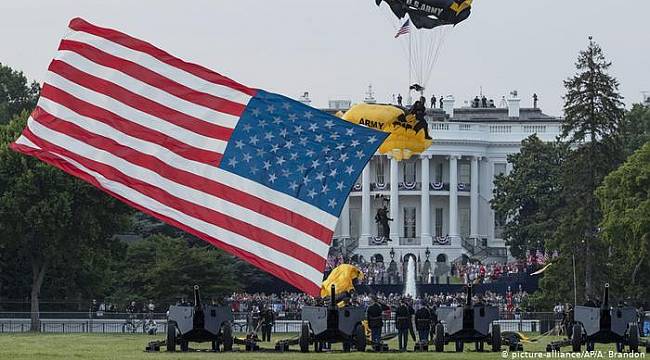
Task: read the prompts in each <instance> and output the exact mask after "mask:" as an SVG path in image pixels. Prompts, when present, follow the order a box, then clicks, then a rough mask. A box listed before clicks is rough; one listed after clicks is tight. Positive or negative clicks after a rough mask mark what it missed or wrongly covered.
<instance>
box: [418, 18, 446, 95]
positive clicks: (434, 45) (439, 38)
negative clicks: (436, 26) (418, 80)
mask: <svg viewBox="0 0 650 360" xmlns="http://www.w3.org/2000/svg"><path fill="white" fill-rule="evenodd" d="M449 32H450V29H449V28H448V27H443V28H442V29H440V31H439V32H438V33H437V34H436V39H435V41H432V42H430V49H429V54H430V57H431V59H430V61H429V62H428V67H427V68H426V72H425V76H424V79H425V83H428V82H429V80H430V78H431V74H432V73H433V70H434V69H435V67H436V65H437V64H438V59H439V58H440V54H441V53H442V51H441V50H442V48H443V47H444V44H445V42H446V40H447V36H448V35H449Z"/></svg>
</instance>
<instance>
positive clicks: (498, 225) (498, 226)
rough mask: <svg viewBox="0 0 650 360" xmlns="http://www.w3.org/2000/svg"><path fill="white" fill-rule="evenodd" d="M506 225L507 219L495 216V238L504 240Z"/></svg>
mask: <svg viewBox="0 0 650 360" xmlns="http://www.w3.org/2000/svg"><path fill="white" fill-rule="evenodd" d="M505 225H506V220H505V218H502V217H500V216H499V215H497V214H494V238H495V239H503V230H504V227H505Z"/></svg>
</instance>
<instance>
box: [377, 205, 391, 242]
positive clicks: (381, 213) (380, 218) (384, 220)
mask: <svg viewBox="0 0 650 360" xmlns="http://www.w3.org/2000/svg"><path fill="white" fill-rule="evenodd" d="M389 221H393V219H391V218H389V217H388V209H387V208H386V205H384V207H383V208H379V209H377V214H376V215H375V222H377V223H379V224H380V225H381V228H382V232H383V233H384V234H383V235H384V238H385V239H386V241H391V239H390V225H388V222H389Z"/></svg>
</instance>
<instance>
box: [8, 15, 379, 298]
mask: <svg viewBox="0 0 650 360" xmlns="http://www.w3.org/2000/svg"><path fill="white" fill-rule="evenodd" d="M69 28H70V31H69V32H68V34H67V35H66V37H65V38H64V39H63V40H62V41H61V44H60V46H59V51H58V52H57V55H56V57H55V58H54V60H53V61H52V63H51V64H50V66H49V69H48V70H49V71H48V73H47V78H46V80H45V83H44V85H43V89H42V91H41V97H40V99H39V101H38V105H37V107H36V109H35V110H34V112H33V113H32V114H31V117H30V118H29V119H28V123H27V127H26V128H25V130H24V131H23V133H22V135H21V136H20V138H18V139H17V140H16V141H15V143H13V144H12V148H13V149H14V150H16V151H19V152H22V153H25V154H29V155H32V156H35V157H37V158H39V159H41V160H42V161H45V162H47V163H49V164H51V165H54V166H56V167H58V168H60V169H62V170H63V171H66V172H67V173H69V174H71V175H74V176H76V177H79V178H81V179H83V180H85V181H87V182H89V183H91V184H93V185H95V186H97V187H98V188H100V189H102V190H104V191H105V192H107V193H109V194H110V195H112V196H114V197H116V198H118V199H120V200H122V201H124V202H126V203H128V204H129V205H131V206H133V207H135V208H137V209H139V210H141V211H143V212H145V213H147V214H150V215H152V216H155V217H157V218H159V219H161V220H163V221H165V222H167V223H169V224H172V225H175V226H177V227H179V228H181V229H183V230H185V231H187V232H189V233H192V234H194V235H196V236H198V237H200V238H202V239H204V240H206V241H208V242H210V243H211V244H213V245H215V246H217V247H219V248H222V249H224V250H226V251H228V252H230V253H232V254H234V255H236V256H238V257H240V258H243V259H245V260H246V261H248V262H250V263H252V264H253V265H255V266H257V267H259V268H261V269H263V270H266V271H268V272H270V273H271V274H273V275H275V276H277V277H279V278H281V279H283V280H285V281H287V282H288V283H290V284H292V285H294V286H296V287H298V288H300V289H301V290H303V291H305V292H307V293H309V294H313V295H316V294H318V293H319V291H320V285H321V282H322V280H323V271H324V268H325V263H326V258H327V253H328V250H329V246H330V243H331V240H332V234H333V231H334V229H335V227H336V223H337V221H338V217H339V215H340V213H341V209H342V207H343V205H344V203H345V201H346V199H347V196H348V194H349V191H350V189H351V187H352V186H353V185H354V183H355V180H356V179H357V178H358V176H359V174H360V172H361V171H362V169H363V167H364V166H365V164H366V163H367V162H368V160H369V159H370V157H371V156H372V154H373V153H374V152H375V151H376V150H377V148H378V146H379V145H380V144H381V143H382V141H383V140H384V139H385V137H386V134H385V133H383V132H378V131H375V130H372V129H369V128H365V127H362V126H358V125H354V124H351V123H349V122H346V121H344V120H340V119H338V118H336V117H334V116H331V115H329V114H327V113H324V112H321V111H318V110H316V109H313V108H311V107H309V106H306V105H304V104H302V103H299V102H297V101H294V100H291V99H289V98H286V97H284V96H281V95H277V94H272V93H269V92H265V91H262V90H257V89H253V88H249V87H246V86H244V85H242V84H239V83H237V82H235V81H233V80H231V79H229V78H227V77H225V76H222V75H220V74H218V73H216V72H214V71H211V70H208V69H206V68H204V67H202V66H199V65H196V64H191V63H188V62H185V61H183V60H181V59H179V58H176V57H174V56H172V55H170V54H168V53H166V52H164V51H163V50H160V49H158V48H156V47H154V46H153V45H151V44H149V43H147V42H144V41H142V40H138V39H136V38H133V37H131V36H129V35H126V34H124V33H121V32H118V31H115V30H111V29H106V28H101V27H98V26H95V25H92V24H90V23H88V22H86V21H84V20H82V19H79V18H77V19H73V20H72V21H71V22H70V24H69ZM214 281H218V279H214Z"/></svg>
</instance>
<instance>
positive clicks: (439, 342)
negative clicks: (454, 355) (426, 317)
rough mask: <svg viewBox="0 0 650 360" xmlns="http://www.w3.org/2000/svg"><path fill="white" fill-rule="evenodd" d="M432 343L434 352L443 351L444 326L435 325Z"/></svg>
mask: <svg viewBox="0 0 650 360" xmlns="http://www.w3.org/2000/svg"><path fill="white" fill-rule="evenodd" d="M433 342H434V344H435V345H436V352H443V351H444V350H445V326H444V325H443V324H436V337H435V338H434V340H433Z"/></svg>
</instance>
